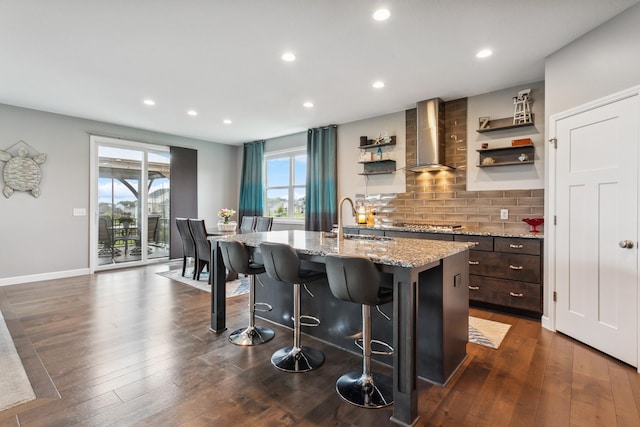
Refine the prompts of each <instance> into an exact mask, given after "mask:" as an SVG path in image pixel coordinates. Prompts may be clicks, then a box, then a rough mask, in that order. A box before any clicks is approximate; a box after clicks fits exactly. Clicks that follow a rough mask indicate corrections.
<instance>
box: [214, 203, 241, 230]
mask: <svg viewBox="0 0 640 427" xmlns="http://www.w3.org/2000/svg"><path fill="white" fill-rule="evenodd" d="M235 213H236V211H234V210H233V209H227V208H224V209H220V210H219V211H218V216H219V217H220V221H218V230H220V231H236V225H237V223H236V222H235V221H231V218H232V217H233V215H234V214H235Z"/></svg>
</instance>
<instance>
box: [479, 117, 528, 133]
mask: <svg viewBox="0 0 640 427" xmlns="http://www.w3.org/2000/svg"><path fill="white" fill-rule="evenodd" d="M534 124H535V117H534V116H533V114H531V123H519V124H517V125H514V124H513V117H505V118H503V119H493V120H489V124H488V126H489V127H487V128H484V129H477V130H476V132H478V133H487V132H496V131H499V130H506V129H517V128H523V127H527V126H533V125H534Z"/></svg>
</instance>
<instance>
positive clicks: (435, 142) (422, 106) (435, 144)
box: [407, 98, 453, 172]
mask: <svg viewBox="0 0 640 427" xmlns="http://www.w3.org/2000/svg"><path fill="white" fill-rule="evenodd" d="M416 107H417V120H416V129H417V141H416V144H417V156H416V157H417V161H416V164H415V166H409V167H407V169H408V170H411V171H414V172H426V171H438V170H451V169H453V168H452V167H451V166H448V165H447V163H446V159H445V138H444V102H443V101H442V100H441V99H440V98H433V99H428V100H426V101H420V102H418V103H417V104H416Z"/></svg>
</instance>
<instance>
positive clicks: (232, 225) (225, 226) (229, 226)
mask: <svg viewBox="0 0 640 427" xmlns="http://www.w3.org/2000/svg"><path fill="white" fill-rule="evenodd" d="M237 225H238V223H237V222H235V221H229V222H227V223H225V222H224V221H218V230H219V231H236V226H237Z"/></svg>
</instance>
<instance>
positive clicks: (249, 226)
mask: <svg viewBox="0 0 640 427" xmlns="http://www.w3.org/2000/svg"><path fill="white" fill-rule="evenodd" d="M255 227H256V217H255V216H248V215H245V216H243V217H242V222H241V223H240V231H241V232H243V233H250V232H252V231H253V229H254V228H255Z"/></svg>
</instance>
